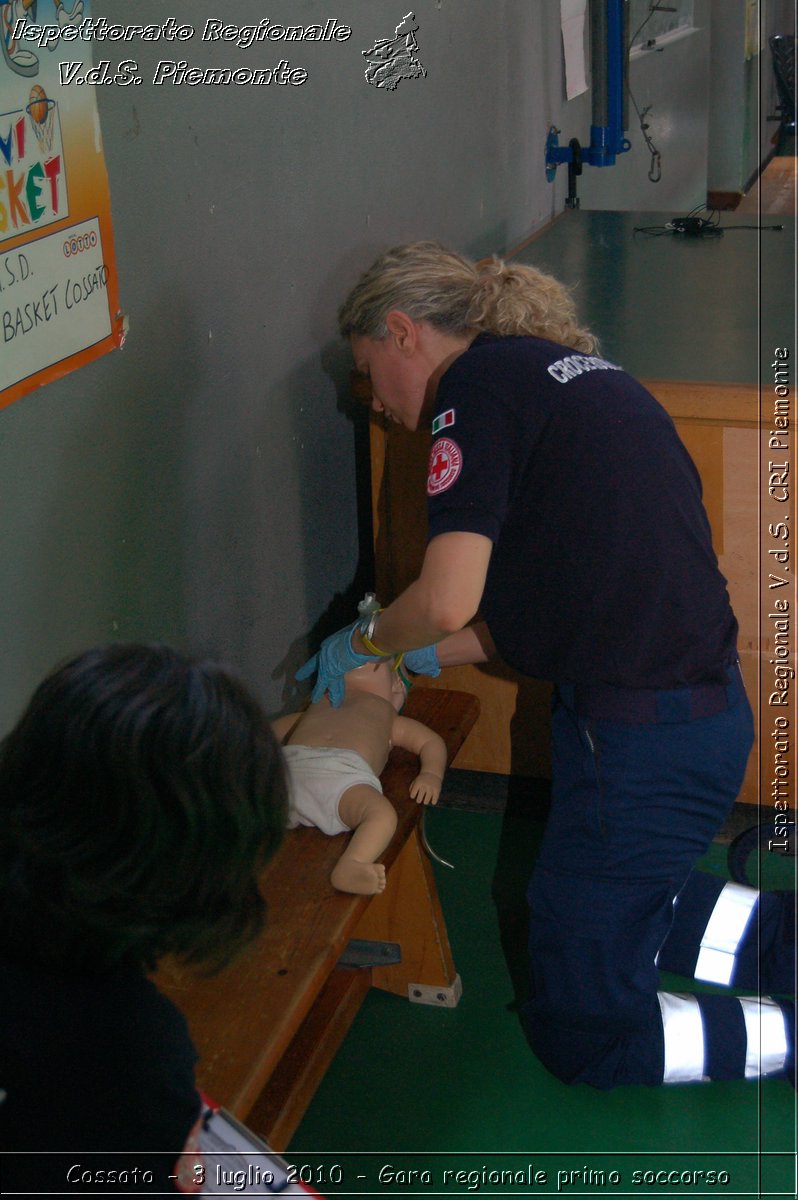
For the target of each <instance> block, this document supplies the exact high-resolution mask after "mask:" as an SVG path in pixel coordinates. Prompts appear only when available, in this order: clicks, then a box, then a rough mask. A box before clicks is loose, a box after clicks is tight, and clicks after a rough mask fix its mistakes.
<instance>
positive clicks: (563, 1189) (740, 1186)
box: [286, 804, 796, 1197]
mask: <svg viewBox="0 0 798 1200" xmlns="http://www.w3.org/2000/svg"><path fill="white" fill-rule="evenodd" d="M519 809H520V810H521V815H518V813H519ZM540 829H541V822H540V821H539V820H531V819H530V818H529V816H528V815H526V814H524V813H523V807H522V806H519V805H517V804H516V805H510V806H508V810H507V812H506V813H504V814H502V813H501V812H473V811H457V810H452V809H437V810H435V811H433V812H431V813H430V820H429V837H430V841H431V843H432V845H433V846H434V847H435V849H436V850H437V851H438V853H439V854H441V855H442V856H443V857H444V858H447V859H449V860H450V861H451V862H453V863H454V864H455V867H456V869H455V870H454V871H449V870H445V869H443V868H439V869H438V882H439V889H440V894H441V900H442V903H443V908H444V911H445V913H446V918H447V923H448V928H449V935H450V939H451V943H452V949H453V952H454V958H455V962H456V964H457V968H458V971H459V972H460V975H461V977H462V981H463V998H462V1000H461V1001H460V1004H459V1006H458V1007H457V1008H456V1009H453V1010H443V1009H435V1008H428V1007H423V1006H417V1005H413V1004H410V1003H409V1002H408V1001H404V1000H402V999H399V998H397V997H394V996H391V995H389V994H387V993H382V992H378V991H376V990H372V992H371V993H370V995H369V997H368V998H367V1000H366V1003H365V1004H364V1005H363V1008H362V1009H361V1011H360V1013H359V1015H358V1017H357V1019H356V1021H355V1023H354V1025H353V1027H352V1029H351V1030H350V1033H349V1035H348V1037H347V1039H346V1041H345V1042H344V1044H343V1046H342V1048H341V1050H340V1052H339V1053H338V1055H337V1057H336V1059H335V1062H334V1063H333V1065H332V1067H331V1069H330V1071H329V1072H328V1074H327V1076H326V1078H325V1079H324V1081H323V1083H322V1085H321V1087H320V1088H319V1090H318V1092H317V1093H316V1097H315V1099H314V1101H313V1103H312V1105H311V1107H310V1109H309V1110H308V1112H307V1114H306V1116H305V1119H304V1121H303V1122H302V1124H301V1126H300V1127H299V1129H298V1130H297V1132H296V1134H295V1136H294V1138H293V1140H292V1143H291V1145H290V1147H289V1149H288V1151H287V1152H286V1157H288V1158H289V1159H290V1160H291V1161H293V1162H294V1163H295V1164H297V1165H300V1164H301V1165H303V1166H304V1167H305V1177H306V1178H307V1179H308V1180H309V1181H312V1182H314V1183H315V1185H316V1186H317V1187H318V1190H319V1191H320V1192H321V1193H322V1194H323V1195H327V1196H330V1197H332V1196H338V1195H347V1194H373V1195H386V1196H395V1195H423V1196H439V1195H447V1196H448V1195H458V1194H460V1195H464V1194H475V1193H476V1194H480V1195H488V1196H503V1195H513V1196H518V1195H536V1194H538V1193H540V1194H543V1193H559V1194H561V1195H568V1196H589V1195H593V1194H595V1193H596V1192H602V1191H610V1192H612V1193H614V1194H615V1195H616V1196H626V1195H629V1196H669V1195H673V1194H675V1193H676V1192H678V1193H679V1194H682V1193H688V1194H691V1195H708V1194H713V1195H717V1194H722V1195H724V1196H770V1195H773V1196H776V1195H781V1196H785V1195H786V1196H794V1195H795V1194H796V1192H795V1178H796V1175H795V1171H796V1166H795V1163H796V1159H795V1153H794V1152H795V1149H796V1133H795V1123H796V1094H795V1092H794V1091H793V1090H792V1088H791V1087H790V1086H789V1084H787V1083H786V1082H784V1081H777V1080H774V1081H770V1082H765V1083H762V1084H759V1083H745V1082H739V1083H737V1082H735V1083H720V1084H710V1085H694V1086H676V1087H668V1088H664V1087H661V1088H643V1087H635V1088H631V1087H629V1088H620V1089H617V1090H615V1091H612V1092H597V1091H595V1090H593V1089H591V1088H588V1087H584V1086H577V1087H568V1086H566V1085H564V1084H561V1083H559V1082H558V1081H557V1080H556V1079H554V1078H553V1077H552V1076H550V1075H549V1074H548V1073H547V1072H546V1071H545V1070H544V1068H543V1067H542V1066H540V1064H539V1063H538V1062H537V1060H536V1059H535V1058H534V1056H533V1055H532V1053H531V1051H530V1050H529V1048H528V1046H527V1044H526V1041H525V1039H524V1037H523V1034H522V1031H521V1028H520V1025H519V1021H518V1017H517V1015H516V1011H515V989H514V985H513V979H514V978H516V980H517V983H518V985H519V986H522V983H521V979H522V975H521V973H520V972H516V970H515V969H512V970H511V969H510V968H509V967H508V958H509V960H510V961H511V962H519V963H520V962H521V961H522V959H523V949H522V941H523V918H524V909H525V905H524V899H523V896H524V886H525V881H526V878H527V876H528V873H529V868H530V865H531V862H532V860H533V858H534V854H535V846H536V843H537V841H538V839H539V836H540ZM724 862H725V852H724V850H723V849H722V848H721V847H713V849H712V851H711V853H710V855H709V856H708V859H707V862H706V863H705V865H706V866H708V867H709V869H712V870H716V871H718V872H720V873H724ZM793 864H794V860H793ZM788 870H789V868H788ZM782 886H791V883H790V880H789V877H788V879H787V881H786V882H785V883H783V884H782ZM499 912H501V914H502V916H501V920H500V919H499V916H498V915H497V914H498V913H499ZM505 951H506V955H505ZM664 982H665V984H666V986H668V987H670V988H671V990H677V991H678V990H687V987H686V984H685V981H684V980H679V979H677V978H676V977H670V978H668V977H664ZM711 1172H715V1173H716V1174H715V1176H714V1182H713V1181H712V1179H713V1177H712V1176H711V1175H710V1173H711ZM414 1173H415V1174H414ZM458 1173H459V1174H458ZM674 1173H675V1174H674Z"/></svg>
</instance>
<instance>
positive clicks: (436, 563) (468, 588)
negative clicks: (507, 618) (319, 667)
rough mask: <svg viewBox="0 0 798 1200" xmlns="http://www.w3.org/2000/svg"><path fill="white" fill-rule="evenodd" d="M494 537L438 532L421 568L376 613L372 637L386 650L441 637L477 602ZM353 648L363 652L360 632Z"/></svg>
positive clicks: (465, 621)
mask: <svg viewBox="0 0 798 1200" xmlns="http://www.w3.org/2000/svg"><path fill="white" fill-rule="evenodd" d="M492 549H493V543H492V542H491V540H490V538H487V537H484V536H483V534H481V533H442V534H439V536H438V537H435V538H433V539H432V541H431V542H430V543H429V545H428V546H427V550H426V553H425V555H424V562H423V564H422V567H421V574H420V575H419V577H418V579H417V580H416V581H415V582H414V583H411V584H410V586H409V587H407V588H405V590H404V591H403V592H402V594H401V595H400V596H398V597H397V598H396V600H394V602H393V603H392V604H390V605H389V606H388V608H386V609H385V611H384V612H382V613H380V615H379V617H378V618H377V621H376V625H375V629H374V633H373V636H372V641H373V643H374V644H375V645H376V646H377V647H378V649H379V650H381V651H384V652H385V653H386V654H393V653H397V654H398V653H399V652H400V651H401V650H414V649H416V648H417V647H419V646H429V645H431V644H432V643H434V642H440V641H442V640H443V639H444V638H447V637H448V636H449V635H450V634H453V633H456V632H458V631H462V630H463V626H465V625H467V624H468V622H469V621H470V620H471V618H472V617H473V616H474V615H475V614H476V612H477V609H478V608H479V602H480V600H481V599H482V592H483V590H484V588H485V577H486V575H487V572H488V562H489V561H490V556H491V551H492ZM352 648H353V649H354V650H355V651H357V653H359V654H362V653H365V652H366V651H365V647H364V646H363V644H362V642H361V640H360V635H359V633H355V634H354V635H353V637H352Z"/></svg>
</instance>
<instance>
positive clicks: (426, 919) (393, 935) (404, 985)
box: [354, 826, 461, 1008]
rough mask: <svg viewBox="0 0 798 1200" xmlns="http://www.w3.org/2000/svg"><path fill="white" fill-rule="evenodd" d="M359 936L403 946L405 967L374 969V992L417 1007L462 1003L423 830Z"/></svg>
mask: <svg viewBox="0 0 798 1200" xmlns="http://www.w3.org/2000/svg"><path fill="white" fill-rule="evenodd" d="M354 936H355V937H357V938H365V939H368V940H373V941H385V942H398V943H399V945H400V946H401V948H402V961H401V963H397V964H396V965H392V966H387V967H373V968H372V972H371V979H372V984H373V985H374V986H375V987H379V988H382V989H383V990H384V991H387V992H393V993H394V994H395V995H397V996H405V997H407V998H408V999H410V1000H414V1001H416V1002H417V1003H422V1004H435V1005H438V1006H440V1007H444V1008H453V1007H454V1006H455V1005H456V1004H457V1001H458V1000H459V998H460V990H461V989H460V977H459V975H458V974H457V972H456V970H455V967H454V961H453V959H452V950H451V947H450V945H449V935H448V934H447V932H446V922H445V921H444V918H443V911H442V910H441V904H440V900H439V899H438V889H437V887H436V885H435V875H434V873H433V870H432V864H431V863H430V860H429V857H428V855H427V854H426V852H425V850H424V847H423V846H422V844H421V838H420V834H419V828H418V826H416V828H415V829H414V830H413V833H412V835H411V836H410V837H409V838H408V840H407V842H406V843H405V845H404V847H403V848H402V851H401V853H400V854H399V857H398V858H397V859H396V862H395V863H394V864H393V865H392V866H391V867H389V869H388V883H387V886H386V888H385V891H384V892H382V893H381V894H380V895H379V896H375V897H374V899H373V900H372V901H371V903H370V904H369V906H368V908H367V909H366V912H365V914H364V916H363V917H362V918H361V920H360V922H359V924H358V926H357V929H356V931H355V934H354Z"/></svg>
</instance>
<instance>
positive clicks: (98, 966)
mask: <svg viewBox="0 0 798 1200" xmlns="http://www.w3.org/2000/svg"><path fill="white" fill-rule="evenodd" d="M286 806H287V793H286V783H285V776H284V768H283V760H282V755H281V752H280V749H279V746H278V745H277V742H276V740H275V738H274V735H273V734H272V732H271V729H270V727H269V723H268V721H267V720H266V717H265V716H264V714H263V712H262V710H261V707H260V705H259V704H258V703H257V701H256V700H255V699H254V698H253V696H252V695H251V694H250V693H249V691H248V690H247V689H246V688H245V687H244V685H243V684H242V683H240V682H239V681H238V680H237V679H235V678H234V677H233V676H232V675H231V674H230V673H229V672H228V671H227V670H226V669H224V668H223V667H221V666H219V665H218V664H216V663H212V662H195V661H192V660H190V659H187V658H185V657H184V656H183V655H181V654H179V653H177V652H176V651H174V650H172V649H170V648H169V647H166V646H157V645H136V644H131V645H127V644H115V645H111V646H107V647H100V648H96V649H93V650H89V651H87V652H86V653H84V654H81V655H80V656H79V657H77V658H75V659H73V660H71V661H70V662H67V663H66V664H64V665H63V666H61V667H58V668H57V669H56V670H54V671H53V672H52V674H50V675H49V676H48V677H47V678H46V679H45V680H44V681H43V682H42V683H41V684H40V685H39V687H38V688H37V689H36V691H35V693H34V695H33V697H32V699H31V701H30V703H29V705H28V707H27V709H26V710H25V712H24V713H23V715H22V717H21V718H20V720H19V721H18V723H17V724H16V726H15V727H14V729H12V731H11V732H10V733H9V734H8V735H7V736H6V737H5V738H4V740H3V741H2V742H1V743H0V945H3V946H4V947H5V949H6V950H7V951H8V952H9V953H10V954H12V956H14V957H18V958H22V959H23V960H24V961H29V962H36V963H39V964H43V965H45V966H48V967H53V968H58V969H72V970H81V971H84V970H92V971H100V970H106V969H108V968H112V967H115V966H130V965H135V966H143V967H145V968H151V967H153V966H154V965H155V963H156V962H157V960H158V959H159V958H160V957H161V956H162V955H165V954H173V955H176V956H177V957H178V958H180V959H182V960H183V961H185V962H190V963H197V964H200V963H201V964H204V965H206V966H208V967H210V968H212V969H215V968H217V967H219V966H222V965H224V964H225V963H226V962H228V961H229V960H230V959H231V958H232V957H233V956H234V955H235V954H236V953H237V952H238V951H239V950H240V949H241V948H242V947H243V946H244V945H246V944H247V943H248V942H249V941H250V940H251V939H252V938H253V937H255V936H256V934H257V933H258V932H259V931H260V929H261V927H262V924H263V916H264V908H265V906H264V901H263V898H262V896H261V894H260V891H259V889H258V876H259V873H260V870H261V868H262V867H263V865H264V864H265V862H266V861H267V860H268V859H269V857H270V856H271V855H272V854H273V853H274V851H275V850H276V849H277V846H278V845H279V843H280V840H281V838H282V834H283V830H284V828H285V823H286Z"/></svg>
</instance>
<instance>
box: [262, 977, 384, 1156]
mask: <svg viewBox="0 0 798 1200" xmlns="http://www.w3.org/2000/svg"><path fill="white" fill-rule="evenodd" d="M369 980H370V972H369V971H368V970H342V969H339V970H336V971H333V973H332V975H331V976H330V977H329V979H328V980H327V983H326V984H325V985H324V987H323V988H322V990H321V992H320V993H319V996H318V998H317V999H316V1002H315V1004H314V1005H313V1008H312V1009H311V1010H310V1012H309V1013H308V1015H307V1017H306V1018H305V1020H304V1022H303V1024H302V1025H301V1026H300V1028H299V1031H298V1032H297V1034H296V1035H295V1037H294V1040H293V1041H292V1042H291V1045H290V1046H289V1047H288V1049H287V1050H286V1052H285V1054H284V1055H283V1057H282V1059H281V1060H280V1062H279V1063H278V1065H277V1067H276V1068H275V1070H274V1072H273V1074H272V1076H271V1079H270V1080H269V1082H268V1083H267V1085H266V1087H265V1088H264V1090H263V1092H262V1094H261V1096H260V1097H259V1098H258V1100H256V1101H255V1104H254V1106H253V1108H252V1109H251V1110H250V1112H249V1113H247V1114H244V1119H245V1120H246V1123H247V1124H248V1125H249V1127H250V1129H252V1130H253V1131H254V1132H255V1133H257V1134H258V1136H259V1137H262V1138H263V1139H264V1141H266V1142H268V1144H269V1145H270V1146H271V1147H272V1149H273V1150H277V1151H278V1152H279V1151H282V1150H284V1149H285V1148H286V1146H287V1145H288V1143H289V1141H290V1139H291V1136H292V1134H293V1132H294V1130H295V1129H296V1127H297V1125H298V1124H299V1122H300V1121H301V1120H302V1117H303V1116H304V1113H305V1110H306V1109H307V1107H308V1105H309V1104H310V1101H311V1100H312V1099H313V1096H314V1093H315V1091H316V1088H317V1087H318V1086H319V1083H320V1082H321V1080H322V1077H323V1076H324V1073H325V1071H326V1070H327V1068H328V1067H329V1065H330V1063H331V1062H332V1060H333V1058H334V1057H335V1053H336V1051H337V1050H338V1047H339V1046H340V1044H341V1042H342V1041H343V1040H344V1037H345V1036H346V1033H347V1030H348V1029H349V1026H350V1025H351V1024H352V1022H353V1020H354V1019H355V1017H356V1015H357V1011H358V1009H359V1008H360V1005H361V1004H362V1003H363V1001H364V1000H365V998H366V993H367V992H368V990H369Z"/></svg>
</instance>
